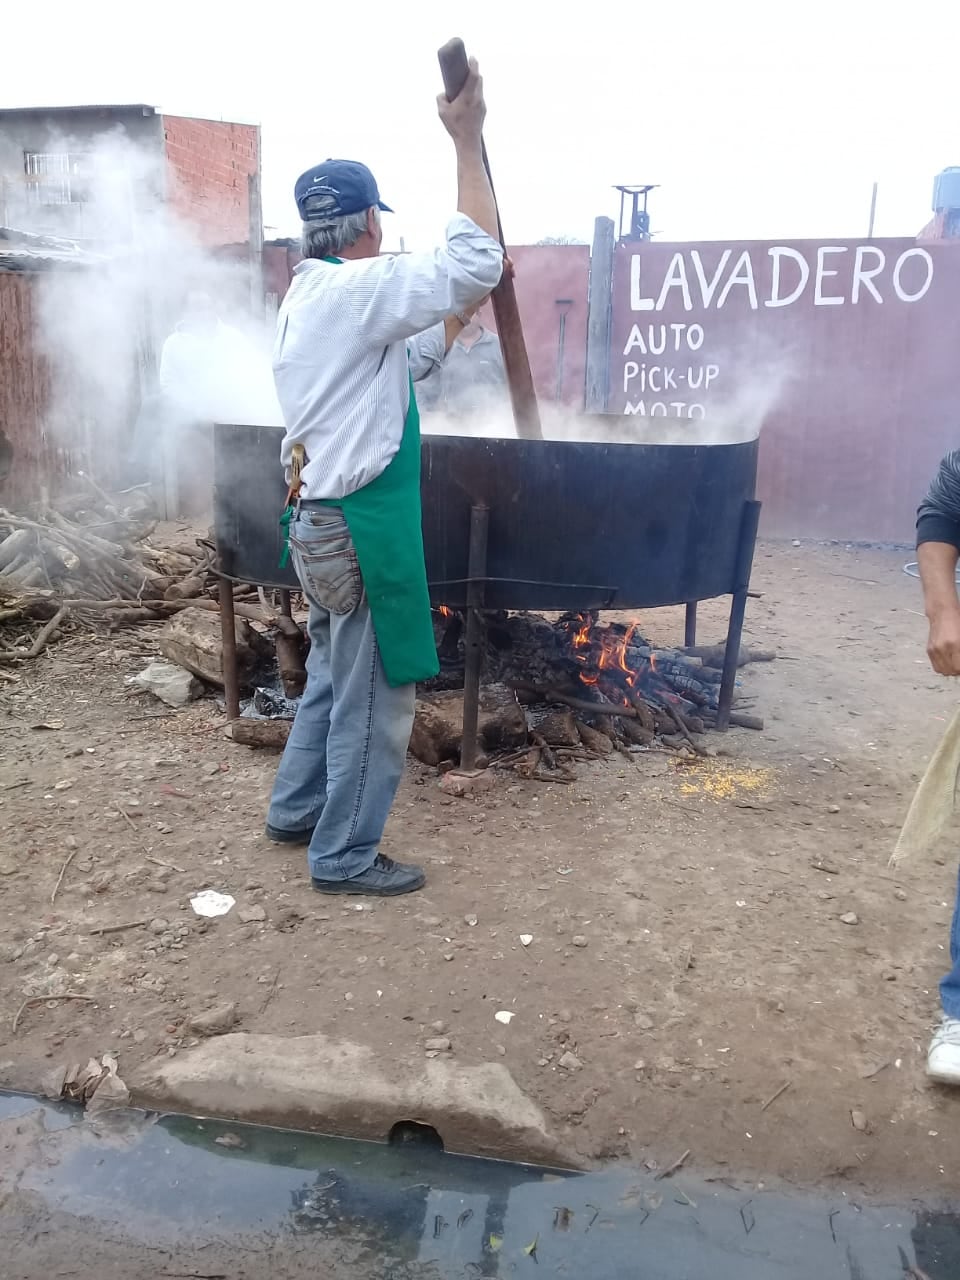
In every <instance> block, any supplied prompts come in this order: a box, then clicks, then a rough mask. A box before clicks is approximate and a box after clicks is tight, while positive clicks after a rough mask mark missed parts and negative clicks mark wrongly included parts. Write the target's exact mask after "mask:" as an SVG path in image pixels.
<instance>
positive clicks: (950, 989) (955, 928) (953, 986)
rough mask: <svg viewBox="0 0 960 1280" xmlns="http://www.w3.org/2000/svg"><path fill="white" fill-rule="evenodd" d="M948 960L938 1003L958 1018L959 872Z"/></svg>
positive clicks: (959, 993)
mask: <svg viewBox="0 0 960 1280" xmlns="http://www.w3.org/2000/svg"><path fill="white" fill-rule="evenodd" d="M950 961H951V965H952V967H951V969H950V972H949V973H948V974H947V976H946V977H945V978H944V979H943V981H942V982H941V983H940V1003H941V1004H942V1005H943V1012H944V1013H945V1014H946V1015H947V1017H948V1018H960V874H958V881H957V896H956V899H955V900H954V904H953V921H952V923H951V925H950Z"/></svg>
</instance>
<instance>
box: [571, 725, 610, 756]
mask: <svg viewBox="0 0 960 1280" xmlns="http://www.w3.org/2000/svg"><path fill="white" fill-rule="evenodd" d="M576 724H577V733H578V734H579V735H580V741H581V742H582V743H583V745H584V746H585V747H586V748H587V750H588V751H595V752H596V753H597V754H598V755H603V756H608V755H609V754H610V752H611V751H612V750H613V743H612V742H611V740H610V738H608V737H607V735H606V734H605V733H601V732H600V730H599V729H591V727H590V726H589V725H588V724H584V723H583V721H582V720H578V721H577V722H576Z"/></svg>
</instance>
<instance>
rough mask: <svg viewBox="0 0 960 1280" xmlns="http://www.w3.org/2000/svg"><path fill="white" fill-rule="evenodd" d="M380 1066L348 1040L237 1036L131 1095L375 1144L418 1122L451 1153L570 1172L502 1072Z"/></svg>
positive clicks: (150, 1067)
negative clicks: (534, 1163) (558, 1166)
mask: <svg viewBox="0 0 960 1280" xmlns="http://www.w3.org/2000/svg"><path fill="white" fill-rule="evenodd" d="M381 1062H382V1059H381V1058H380V1056H379V1055H378V1054H376V1053H375V1052H374V1051H373V1050H372V1049H370V1048H367V1047H366V1046H364V1045H360V1044H355V1043H353V1042H352V1041H349V1040H334V1039H332V1038H329V1037H327V1036H298V1037H296V1038H293V1039H288V1038H286V1037H283V1036H265V1035H248V1034H246V1033H244V1032H238V1033H236V1034H234V1035H228V1036H224V1037H222V1038H221V1039H218V1040H211V1041H208V1042H207V1043H205V1044H201V1045H198V1046H197V1047H196V1048H195V1049H189V1050H186V1051H185V1052H183V1053H181V1054H180V1055H179V1056H178V1057H176V1058H159V1059H157V1060H155V1061H154V1062H152V1063H147V1064H146V1065H145V1066H144V1067H143V1068H141V1069H140V1071H139V1072H138V1073H137V1075H136V1077H135V1080H134V1081H133V1086H132V1087H133V1094H134V1100H135V1102H136V1103H137V1104H138V1105H141V1106H146V1107H148V1108H161V1109H169V1110H175V1111H189V1112H194V1113H198V1114H201V1115H211V1116H214V1115H215V1116H224V1117H230V1118H231V1119H236V1120H248V1121H253V1122H256V1123H262V1124H277V1125H286V1126H291V1127H293V1128H302V1129H322V1130H325V1131H326V1132H328V1133H334V1134H345V1135H348V1136H352V1137H358V1138H372V1139H375V1140H376V1139H379V1140H381V1141H382V1140H384V1139H386V1138H387V1136H388V1135H389V1133H390V1130H391V1129H392V1128H393V1126H394V1125H395V1124H396V1123H397V1122H398V1121H401V1120H416V1121H418V1122H419V1123H421V1124H428V1125H432V1126H433V1128H435V1129H436V1130H437V1132H438V1133H439V1134H440V1137H441V1138H442V1139H443V1143H444V1146H445V1147H446V1149H447V1150H448V1151H469V1152H471V1153H473V1154H475V1155H483V1156H491V1157H497V1158H500V1159H507V1160H533V1161H541V1162H545V1163H551V1162H552V1163H562V1164H567V1163H570V1155H569V1153H568V1152H567V1151H565V1150H564V1149H563V1147H562V1145H561V1143H560V1142H559V1141H558V1140H556V1139H554V1137H553V1136H552V1135H551V1133H550V1132H549V1131H548V1129H547V1122H546V1120H545V1118H544V1116H543V1113H542V1112H541V1111H540V1109H539V1108H538V1107H537V1106H535V1105H534V1103H533V1102H532V1101H531V1100H530V1099H529V1098H528V1097H526V1095H525V1094H523V1093H521V1091H520V1089H519V1088H518V1087H517V1085H516V1083H515V1081H514V1079H513V1077H512V1076H511V1075H510V1072H509V1071H508V1070H507V1068H506V1067H505V1066H504V1065H503V1064H502V1063H483V1064H479V1065H475V1066H461V1065H460V1064H458V1063H456V1062H452V1061H450V1060H449V1059H446V1058H434V1059H428V1060H427V1061H426V1062H424V1061H423V1059H419V1060H417V1061H416V1062H409V1061H406V1062H405V1061H403V1060H402V1059H400V1060H397V1061H391V1062H389V1064H387V1065H381Z"/></svg>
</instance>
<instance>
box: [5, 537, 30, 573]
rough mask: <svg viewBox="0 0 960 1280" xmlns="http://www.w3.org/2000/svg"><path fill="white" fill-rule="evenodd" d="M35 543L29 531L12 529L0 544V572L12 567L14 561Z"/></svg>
mask: <svg viewBox="0 0 960 1280" xmlns="http://www.w3.org/2000/svg"><path fill="white" fill-rule="evenodd" d="M35 542H36V537H35V535H34V534H33V533H31V532H30V530H29V529H14V531H13V533H10V534H8V535H7V536H6V537H5V538H4V540H3V541H2V542H0V571H2V570H4V569H6V568H7V567H8V566H9V565H12V564H13V562H14V560H16V559H17V558H18V557H19V556H21V555H22V554H23V553H24V552H25V551H28V550H29V549H30V548H31V547H32V546H33V545H34V543H35Z"/></svg>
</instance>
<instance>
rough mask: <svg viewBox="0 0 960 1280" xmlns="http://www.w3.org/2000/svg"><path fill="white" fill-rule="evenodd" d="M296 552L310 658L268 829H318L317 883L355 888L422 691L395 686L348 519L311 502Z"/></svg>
mask: <svg viewBox="0 0 960 1280" xmlns="http://www.w3.org/2000/svg"><path fill="white" fill-rule="evenodd" d="M290 552H291V555H292V557H293V563H294V567H295V569H296V571H297V577H298V578H299V579H300V585H301V586H302V587H303V591H304V595H305V596H306V598H307V602H308V604H309V606H310V615H309V620H308V623H307V629H308V631H309V634H310V654H309V656H308V658H307V686H306V689H305V690H304V693H303V698H302V700H301V702H300V706H299V707H298V709H297V715H296V719H295V720H294V722H293V727H292V729H291V730H290V737H289V738H288V740H287V745H286V748H285V749H284V752H283V757H282V758H281V760H280V768H279V769H278V770H277V777H276V781H275V782H274V784H273V795H272V796H271V798H270V810H269V813H268V815H267V822H268V823H269V825H270V826H271V827H276V828H279V829H280V830H285V831H302V830H305V829H309V828H310V827H314V832H313V838H312V839H311V841H310V847H309V849H308V850H307V857H308V861H309V863H310V873H311V875H312V876H314V877H315V878H316V879H318V880H347V879H350V878H351V877H352V876H357V875H360V874H361V873H362V872H364V871H366V870H367V869H368V868H369V867H371V866H372V865H373V862H374V859H375V858H376V856H377V852H378V846H379V842H380V837H381V836H382V835H383V828H384V824H385V823H386V821H387V814H388V813H389V812H390V806H391V805H392V804H393V799H394V796H395V795H396V792H397V787H398V785H399V783H400V777H401V774H402V773H403V765H404V760H405V758H406V752H407V744H408V743H409V740H410V730H411V729H412V727H413V711H414V699H415V697H416V685H412V684H408V685H403V686H402V687H401V688H399V689H391V687H390V686H389V685H388V684H387V679H386V676H385V674H384V670H383V663H382V661H381V660H380V650H379V648H378V647H377V638H376V636H375V635H374V631H373V619H372V618H371V616H370V607H369V605H368V604H367V597H366V594H365V593H364V589H363V579H362V578H361V576H360V568H359V565H358V563H357V553H356V551H355V550H354V547H353V541H352V539H351V537H350V533H349V530H348V529H347V523H346V521H345V519H344V518H343V513H342V512H341V511H340V510H339V509H338V508H336V507H320V506H312V505H311V504H310V503H305V504H303V505H302V506H301V508H300V510H299V512H298V513H297V515H296V517H295V518H294V520H293V522H292V524H291V526H290ZM314 824H316V825H315V826H314Z"/></svg>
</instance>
